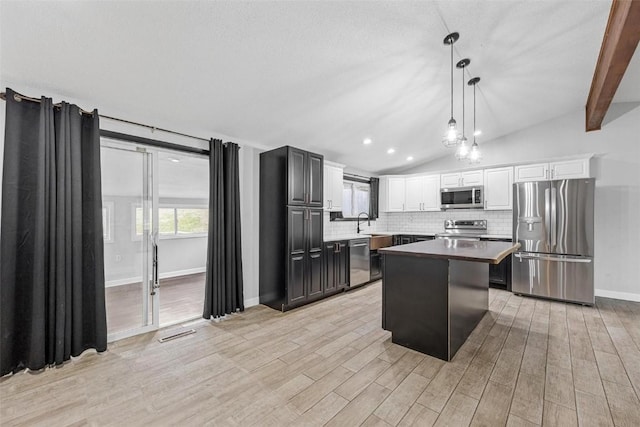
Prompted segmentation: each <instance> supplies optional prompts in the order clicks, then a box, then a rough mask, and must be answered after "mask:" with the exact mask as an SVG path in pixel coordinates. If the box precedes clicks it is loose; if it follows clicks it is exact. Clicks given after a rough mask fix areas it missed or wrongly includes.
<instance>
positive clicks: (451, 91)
mask: <svg viewBox="0 0 640 427" xmlns="http://www.w3.org/2000/svg"><path fill="white" fill-rule="evenodd" d="M450 69H451V120H453V39H452V40H451V67H450Z"/></svg>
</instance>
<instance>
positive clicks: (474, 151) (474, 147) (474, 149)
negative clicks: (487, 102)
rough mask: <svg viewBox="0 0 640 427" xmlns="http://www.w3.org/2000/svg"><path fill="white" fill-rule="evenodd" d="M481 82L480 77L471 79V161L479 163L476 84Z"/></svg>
mask: <svg viewBox="0 0 640 427" xmlns="http://www.w3.org/2000/svg"><path fill="white" fill-rule="evenodd" d="M478 82H480V77H474V78H472V79H471V80H469V83H468V84H469V86H473V144H471V150H470V151H469V157H468V158H469V163H470V164H477V163H479V162H480V160H482V154H481V153H480V147H478V143H477V142H476V133H477V132H476V85H477V84H478Z"/></svg>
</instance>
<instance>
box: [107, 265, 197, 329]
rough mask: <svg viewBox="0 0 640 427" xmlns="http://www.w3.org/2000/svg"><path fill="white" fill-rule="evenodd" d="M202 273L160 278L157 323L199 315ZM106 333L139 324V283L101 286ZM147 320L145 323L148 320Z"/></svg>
mask: <svg viewBox="0 0 640 427" xmlns="http://www.w3.org/2000/svg"><path fill="white" fill-rule="evenodd" d="M205 279H206V274H205V273H197V274H189V275H186V276H179V277H172V278H170V279H160V290H159V291H158V292H159V301H160V308H159V310H160V313H159V316H160V325H161V326H162V325H167V324H175V323H176V322H180V321H184V320H185V319H193V318H194V317H199V316H202V309H203V306H204V283H205ZM105 300H106V306H107V329H108V330H109V333H114V332H119V331H125V330H127V329H132V328H137V327H140V326H142V325H143V322H142V321H143V316H142V284H141V283H140V282H138V283H130V284H126V285H120V286H112V287H108V288H106V289H105ZM150 322H151V319H149V321H148V322H147V324H148V323H150Z"/></svg>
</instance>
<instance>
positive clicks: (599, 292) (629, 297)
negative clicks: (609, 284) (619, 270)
mask: <svg viewBox="0 0 640 427" xmlns="http://www.w3.org/2000/svg"><path fill="white" fill-rule="evenodd" d="M595 293H596V296H597V297H604V298H613V299H621V300H625V301H635V302H640V294H632V293H630V292H616V291H608V290H606V289H596V290H595Z"/></svg>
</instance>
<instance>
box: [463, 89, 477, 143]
mask: <svg viewBox="0 0 640 427" xmlns="http://www.w3.org/2000/svg"><path fill="white" fill-rule="evenodd" d="M462 122H463V123H464V114H463V115H462ZM463 126H464V125H463ZM473 143H474V144H475V143H476V85H475V84H474V85H473Z"/></svg>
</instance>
